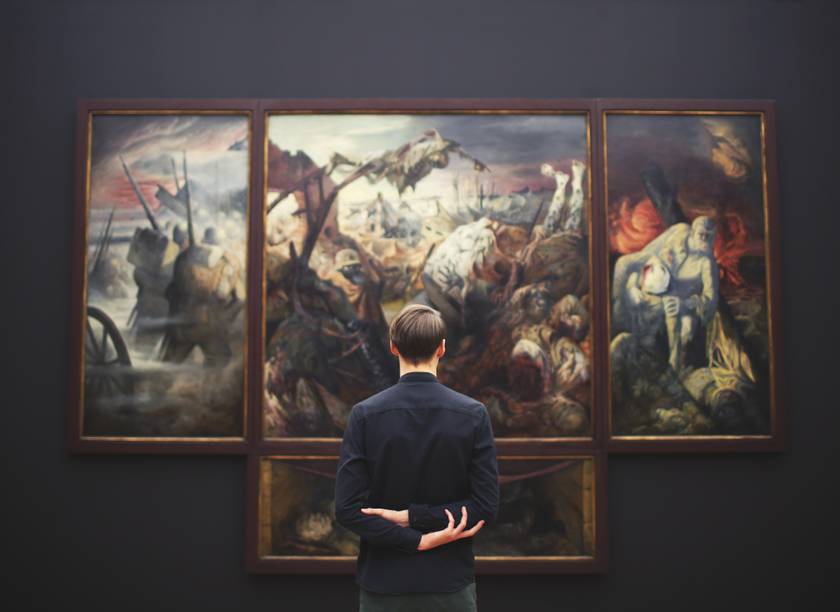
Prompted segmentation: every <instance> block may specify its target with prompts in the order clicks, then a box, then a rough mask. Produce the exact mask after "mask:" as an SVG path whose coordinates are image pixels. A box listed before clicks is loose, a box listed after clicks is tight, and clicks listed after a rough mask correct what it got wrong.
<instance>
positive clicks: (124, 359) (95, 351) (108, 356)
mask: <svg viewBox="0 0 840 612" xmlns="http://www.w3.org/2000/svg"><path fill="white" fill-rule="evenodd" d="M130 367H131V357H130V356H129V354H128V348H127V347H126V345H125V340H123V337H122V335H121V334H120V331H119V329H117V326H116V325H115V324H114V322H113V321H112V320H111V318H110V317H109V316H108V315H107V314H105V312H103V311H102V310H100V309H99V308H96V307H95V306H88V307H87V322H86V325H85V395H86V396H87V397H88V398H90V399H91V400H95V401H102V400H105V401H108V400H115V399H117V398H118V397H120V396H127V395H130V394H131V393H132V391H133V383H132V378H131V376H129V375H128V373H127V372H126V368H130Z"/></svg>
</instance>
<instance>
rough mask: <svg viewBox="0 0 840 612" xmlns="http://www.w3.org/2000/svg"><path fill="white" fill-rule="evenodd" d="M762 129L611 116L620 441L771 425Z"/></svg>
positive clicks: (753, 121) (614, 361)
mask: <svg viewBox="0 0 840 612" xmlns="http://www.w3.org/2000/svg"><path fill="white" fill-rule="evenodd" d="M762 155H763V153H762V147H761V124H760V119H759V118H758V117H756V116H731V115H702V116H699V115H688V116H686V115H683V116H668V115H655V116H650V115H648V116H645V115H613V114H610V115H608V120H607V181H608V185H607V187H608V190H607V204H608V215H609V216H608V223H609V249H610V251H609V252H610V269H611V285H610V288H611V297H612V309H611V346H610V363H611V385H612V386H611V410H612V414H611V419H612V432H613V434H616V435H677V436H679V435H716V434H717V435H739V434H764V433H769V431H770V428H771V410H770V387H769V384H770V383H769V381H770V365H769V363H770V362H769V359H770V354H771V351H770V341H769V335H768V324H767V323H768V311H767V285H766V273H767V269H766V257H765V252H766V250H765V209H764V188H763V173H764V171H765V170H764V167H763V159H762Z"/></svg>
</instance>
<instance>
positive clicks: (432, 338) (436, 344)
mask: <svg viewBox="0 0 840 612" xmlns="http://www.w3.org/2000/svg"><path fill="white" fill-rule="evenodd" d="M388 337H389V340H390V347H391V353H393V354H394V355H396V356H398V357H399V358H400V360H401V361H405V362H406V363H407V364H410V365H412V366H414V367H417V366H419V365H421V364H424V365H431V366H437V362H438V360H439V359H440V358H441V357H443V354H444V352H445V351H446V345H445V337H446V323H444V321H443V316H442V315H441V314H440V312H438V311H437V310H435V309H434V308H432V307H430V306H425V305H423V304H409V305H408V306H406V307H405V308H403V309H402V310H401V311H400V312H399V314H398V315H397V316H396V317H394V319H393V321H391V325H390V328H389V330H388Z"/></svg>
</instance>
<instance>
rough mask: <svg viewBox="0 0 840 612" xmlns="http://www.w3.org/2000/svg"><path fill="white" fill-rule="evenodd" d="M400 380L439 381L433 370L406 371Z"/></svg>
mask: <svg viewBox="0 0 840 612" xmlns="http://www.w3.org/2000/svg"><path fill="white" fill-rule="evenodd" d="M399 382H438V379H437V376H435V375H434V374H432V373H431V372H406V373H405V374H403V375H402V376H400V380H399Z"/></svg>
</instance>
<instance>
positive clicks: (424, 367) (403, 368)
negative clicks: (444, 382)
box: [400, 364, 437, 376]
mask: <svg viewBox="0 0 840 612" xmlns="http://www.w3.org/2000/svg"><path fill="white" fill-rule="evenodd" d="M409 372H427V373H429V374H434V375H435V376H437V366H436V365H431V364H420V365H417V366H414V365H410V364H405V365H403V364H400V376H403V375H405V374H408V373H409Z"/></svg>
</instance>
